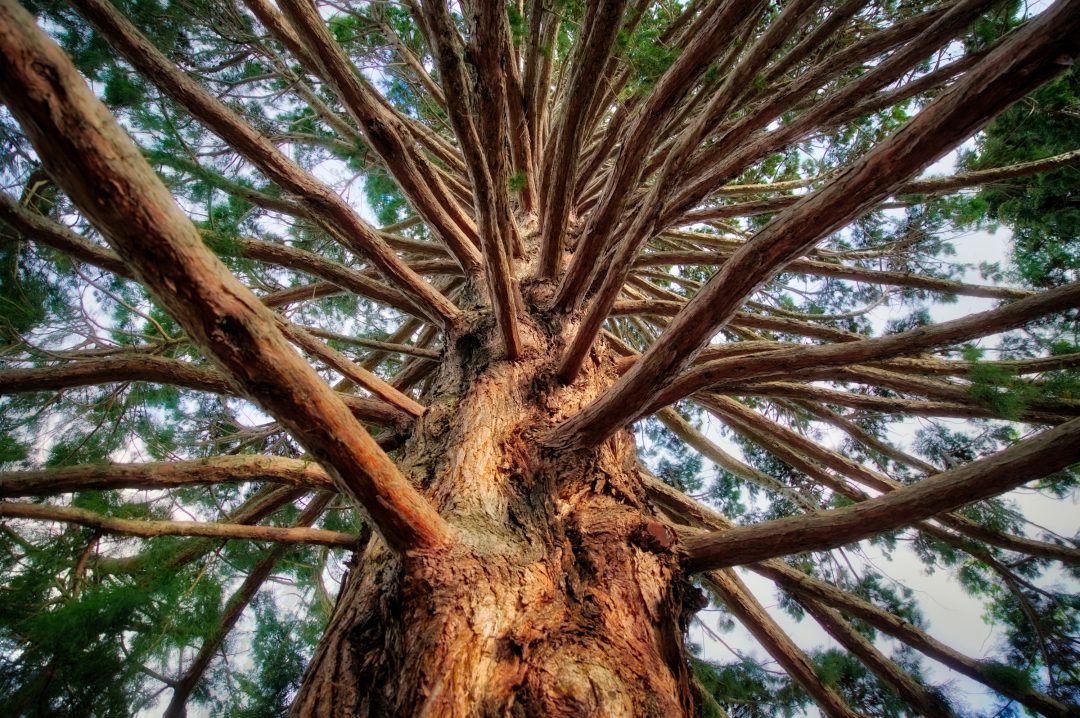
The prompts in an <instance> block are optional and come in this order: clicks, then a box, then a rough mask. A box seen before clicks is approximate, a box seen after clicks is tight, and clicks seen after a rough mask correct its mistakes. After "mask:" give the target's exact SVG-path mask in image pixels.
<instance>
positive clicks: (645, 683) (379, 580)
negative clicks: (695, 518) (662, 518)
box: [293, 335, 700, 717]
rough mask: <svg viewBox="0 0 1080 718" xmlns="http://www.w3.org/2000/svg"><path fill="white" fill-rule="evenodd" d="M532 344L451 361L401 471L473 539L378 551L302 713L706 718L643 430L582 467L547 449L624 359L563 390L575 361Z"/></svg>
mask: <svg viewBox="0 0 1080 718" xmlns="http://www.w3.org/2000/svg"><path fill="white" fill-rule="evenodd" d="M531 339H532V342H533V347H532V349H531V352H530V354H527V355H526V356H525V357H524V358H523V359H522V360H521V361H518V362H514V363H508V362H505V361H498V362H491V361H490V360H489V358H488V355H487V351H486V348H485V347H483V346H479V345H477V344H475V343H471V342H469V341H468V340H462V341H459V342H458V345H457V347H456V348H455V349H454V350H453V352H452V355H451V356H450V357H448V358H446V359H445V360H444V361H443V365H442V366H443V369H442V370H441V374H440V375H439V376H438V377H437V378H436V381H435V383H434V386H433V388H432V390H431V391H430V394H431V398H430V401H431V402H432V404H431V410H430V411H429V412H428V413H427V414H426V415H425V416H424V417H423V418H422V419H421V420H420V421H419V422H418V423H417V427H416V429H415V431H414V436H413V438H412V439H411V440H410V441H409V443H408V444H407V446H406V447H405V448H404V449H403V451H402V454H403V456H402V459H401V460H400V461H399V464H400V465H401V467H402V469H403V470H404V471H405V472H406V473H408V474H410V475H411V476H412V478H413V479H414V481H415V483H416V485H418V486H420V487H422V488H423V490H424V491H425V493H426V494H427V495H428V496H429V497H430V498H431V500H432V501H433V502H434V503H435V504H436V505H437V506H438V508H439V510H440V512H441V513H442V515H443V516H444V517H446V518H447V519H448V520H449V521H450V522H451V524H452V525H453V526H454V529H455V532H456V534H457V536H458V537H459V543H458V545H457V546H456V547H455V549H453V551H450V552H445V551H444V552H440V553H438V554H426V553H413V554H410V555H408V556H406V557H404V558H399V557H397V556H395V555H393V554H392V553H390V551H389V550H388V549H387V548H386V547H385V545H384V544H383V543H382V542H381V541H379V540H378V539H377V538H376V539H373V540H371V541H370V542H369V543H368V545H367V547H366V549H364V550H363V551H362V552H361V553H360V554H358V557H357V559H356V562H355V564H354V566H353V568H352V570H351V572H350V575H349V576H348V577H347V578H346V580H345V582H344V583H343V586H342V591H341V595H340V597H339V599H338V602H337V607H336V609H335V612H334V615H333V618H332V619H331V622H330V625H329V627H328V629H327V632H326V634H325V636H324V638H323V640H322V642H321V643H320V645H319V647H318V649H317V652H316V655H315V658H314V659H313V661H312V664H311V666H310V667H309V669H308V672H307V675H306V676H305V680H304V684H303V686H302V688H301V691H300V695H299V696H298V698H297V700H296V702H295V704H294V706H293V712H294V714H295V715H300V716H356V715H392V716H412V715H430V716H457V715H522V716H525V715H529V716H532V715H543V716H575V717H576V716H593V715H596V716H608V715H611V716H631V715H633V716H638V715H644V716H650V715H655V716H680V715H691V714H693V713H694V712H695V701H694V697H693V691H692V689H691V678H690V673H689V669H688V664H687V658H686V654H685V649H684V646H683V640H682V638H683V634H684V630H685V621H686V619H687V618H688V616H689V615H691V612H692V610H693V609H694V608H697V602H698V601H699V600H700V594H699V593H698V592H697V591H696V589H694V588H693V587H692V586H690V584H688V583H687V582H686V581H685V580H684V578H683V576H682V573H681V571H680V568H679V565H678V562H677V560H676V557H675V556H674V555H673V553H672V552H671V551H670V548H671V543H672V537H671V535H670V533H669V532H668V530H667V529H666V528H665V527H664V526H663V525H661V524H660V523H658V522H656V521H654V520H652V519H651V518H650V517H651V511H650V510H649V507H648V506H647V504H646V502H645V499H644V494H643V491H642V487H641V482H640V479H639V473H638V469H637V459H636V456H635V452H634V447H633V440H632V437H631V435H630V434H629V433H627V432H624V433H621V434H619V435H618V436H616V437H615V438H614V439H612V440H611V441H608V442H607V443H605V444H604V445H603V446H602V447H601V448H600V449H599V450H597V451H595V452H591V453H579V454H573V455H551V454H548V453H547V452H545V451H543V450H541V448H540V446H539V443H538V439H539V438H540V437H541V436H542V435H543V433H544V432H545V431H546V430H548V429H549V428H550V427H551V426H553V425H554V424H556V423H557V422H558V421H559V420H561V419H562V418H564V417H565V416H566V415H568V414H570V413H573V412H574V411H576V410H577V409H578V408H580V407H581V406H582V405H583V404H584V403H586V402H587V401H588V400H590V399H591V398H592V397H594V396H595V395H596V393H597V392H598V391H599V390H600V389H602V388H604V387H605V386H606V385H607V384H608V382H609V381H610V379H611V377H612V374H611V371H610V367H611V364H612V363H611V361H610V360H608V359H602V358H596V359H597V360H596V361H594V362H592V363H591V364H590V368H589V369H588V370H586V371H584V372H582V376H581V377H580V378H579V379H578V381H577V382H576V383H575V384H574V385H573V386H569V387H558V386H557V385H555V384H554V383H551V382H550V381H549V380H548V378H547V372H548V371H549V368H550V366H551V362H550V357H552V356H557V355H558V353H557V352H555V351H553V350H552V348H551V347H549V346H547V344H546V342H545V341H544V340H543V339H539V338H537V336H535V335H534V336H532V337H531ZM538 347H542V348H538ZM687 604H693V605H692V606H688V605H687Z"/></svg>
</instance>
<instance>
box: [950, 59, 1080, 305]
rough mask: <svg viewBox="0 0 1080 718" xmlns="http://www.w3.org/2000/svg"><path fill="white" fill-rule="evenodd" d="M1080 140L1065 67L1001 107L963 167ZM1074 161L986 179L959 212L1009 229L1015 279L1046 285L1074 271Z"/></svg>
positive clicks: (1077, 219)
mask: <svg viewBox="0 0 1080 718" xmlns="http://www.w3.org/2000/svg"><path fill="white" fill-rule="evenodd" d="M1077 147H1080V73H1078V72H1077V70H1076V68H1075V67H1073V68H1070V69H1069V70H1067V71H1066V72H1065V73H1063V74H1062V75H1061V76H1060V77H1058V78H1057V79H1056V80H1054V81H1052V82H1050V83H1048V84H1046V85H1044V86H1043V87H1041V88H1039V89H1038V90H1036V91H1035V92H1034V93H1032V94H1031V95H1030V96H1029V97H1028V98H1027V99H1025V100H1024V101H1023V102H1021V103H1018V104H1017V105H1015V106H1013V107H1012V108H1010V109H1009V110H1006V111H1005V112H1004V113H1002V114H1001V115H1000V116H999V117H998V118H997V119H995V120H994V121H993V122H992V123H991V124H990V125H989V126H988V127H987V128H986V129H985V130H984V131H983V134H982V136H981V138H980V140H979V142H978V146H977V149H976V151H975V152H972V153H969V154H967V155H965V156H964V158H963V166H964V167H965V168H967V169H971V170H978V169H990V168H994V167H1003V166H1007V165H1010V164H1016V163H1020V162H1029V161H1032V160H1037V159H1041V158H1043V157H1048V156H1052V155H1055V154H1060V153H1063V152H1070V151H1072V150H1075V149H1076V148H1077ZM1078 187H1080V165H1078V164H1077V163H1075V162H1074V163H1072V164H1069V165H1066V166H1064V167H1059V168H1058V169H1055V170H1052V171H1049V172H1042V173H1039V174H1036V175H1032V176H1030V177H1022V178H1018V179H1014V180H1007V181H1002V182H996V183H994V184H991V185H987V186H984V187H983V188H982V189H980V190H979V192H978V194H977V195H976V196H975V197H974V199H972V200H971V204H970V205H968V206H967V207H965V208H964V210H966V212H967V214H962V215H961V216H960V219H961V220H969V221H973V222H980V221H982V218H983V217H985V216H988V217H989V218H991V221H996V222H1001V223H1003V224H1005V225H1007V226H1008V227H1009V228H1010V229H1012V232H1013V243H1012V256H1011V259H1012V263H1013V271H1014V273H1015V276H1016V278H1017V279H1018V280H1019V281H1022V282H1024V283H1025V284H1028V285H1030V286H1036V287H1049V286H1057V285H1060V284H1064V283H1066V282H1073V281H1077V279H1078V278H1080V274H1078V272H1080V190H1078V189H1077V188H1078Z"/></svg>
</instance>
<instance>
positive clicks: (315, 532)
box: [0, 501, 357, 548]
mask: <svg viewBox="0 0 1080 718" xmlns="http://www.w3.org/2000/svg"><path fill="white" fill-rule="evenodd" d="M0 518H2V519H31V520H35V521H59V522H64V523H72V524H79V525H80V526H89V527H90V528H94V529H98V530H100V531H104V532H106V533H117V534H124V535H127V536H140V537H142V538H154V537H156V536H202V537H205V538H215V539H227V540H232V539H245V540H248V541H283V542H286V543H300V544H314V545H318V546H338V547H341V548H356V543H357V537H356V536H354V535H352V534H345V533H340V532H338V531H325V530H322V529H298V528H280V527H277V526H243V525H240V524H218V523H210V522H205V521H143V520H135V519H118V518H114V517H112V516H105V515H102V514H98V513H94V512H93V511H87V510H86V509H77V508H70V507H69V508H64V507H60V506H47V505H44V504H23V503H16V502H14V501H0Z"/></svg>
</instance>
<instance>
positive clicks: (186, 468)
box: [0, 454, 334, 498]
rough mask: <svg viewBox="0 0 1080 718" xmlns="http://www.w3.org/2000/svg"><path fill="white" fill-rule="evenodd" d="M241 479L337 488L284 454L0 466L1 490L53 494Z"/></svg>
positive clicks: (15, 494) (312, 467)
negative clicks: (25, 468)
mask: <svg viewBox="0 0 1080 718" xmlns="http://www.w3.org/2000/svg"><path fill="white" fill-rule="evenodd" d="M242 481H269V482H273V483H277V484H285V485H287V486H297V487H302V488H311V489H323V490H324V491H325V490H333V489H334V483H333V481H332V480H331V479H330V477H329V476H327V474H326V472H325V471H323V470H322V468H321V467H320V466H319V465H318V464H316V463H313V462H311V461H304V460H302V459H287V458H285V457H281V456H261V455H248V454H245V455H241V456H215V457H212V458H209V459H196V460H194V461H161V462H155V463H149V464H87V465H85V466H69V467H65V468H61V469H45V470H43V471H5V472H0V496H2V497H6V498H10V497H21V496H51V495H54V494H66V493H71V492H74V491H88V490H91V489H94V490H101V491H111V490H115V489H144V490H147V491H153V490H158V489H170V488H175V487H177V486H192V485H199V484H219V483H233V482H242Z"/></svg>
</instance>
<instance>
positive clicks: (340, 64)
mask: <svg viewBox="0 0 1080 718" xmlns="http://www.w3.org/2000/svg"><path fill="white" fill-rule="evenodd" d="M58 48H59V49H58ZM1078 51H1080V2H1077V1H1076V0H1057V2H1055V3H1054V4H1052V5H1050V6H1049V7H1048V8H1046V9H1044V10H1042V12H1040V13H1038V14H1036V13H1033V12H1029V9H1028V8H1027V6H1026V5H1025V4H1023V3H1019V2H1015V1H1011V0H1010V1H1009V2H996V3H995V2H986V1H984V0H945V1H943V2H934V1H930V0H925V1H924V0H848V1H847V2H842V3H841V2H836V3H830V2H822V1H821V0H787V1H786V2H779V1H773V0H690V1H689V2H680V0H634V2H628V1H627V0H597V1H595V2H587V3H582V2H576V1H575V0H535V1H534V0H530V1H529V2H511V3H493V2H490V0H470V2H466V3H450V4H448V3H445V2H443V1H442V0H402V1H401V2H384V1H382V0H380V1H378V2H339V1H338V0H327V1H325V2H324V1H322V0H318V1H317V2H309V0H279V2H278V3H277V4H276V5H273V4H271V3H270V2H268V0H235V1H234V0H117V1H116V2H110V0H69V2H67V3H62V2H54V1H53V0H24V1H23V3H22V4H21V5H20V4H18V3H17V2H15V1H14V0H2V1H0V61H2V62H3V63H4V66H5V67H6V68H10V72H9V71H8V70H7V69H5V71H4V73H2V74H3V78H0V99H2V100H3V102H4V105H5V106H6V109H4V110H0V153H2V154H0V157H2V162H0V184H2V185H3V190H4V191H3V193H0V307H2V309H0V317H2V319H0V410H2V413H0V469H2V471H0V576H2V577H3V579H2V582H0V713H3V714H4V715H73V716H74V715H101V716H112V715H130V714H133V713H136V712H139V711H146V710H152V709H155V707H157V709H160V707H161V706H163V705H165V704H166V703H168V702H169V701H172V703H171V704H170V710H174V711H182V710H183V707H184V705H185V704H186V703H187V704H191V705H193V706H194V705H198V706H201V707H202V708H204V709H205V710H206V711H208V712H209V713H210V714H212V715H223V716H267V715H278V714H284V713H285V712H287V711H288V709H289V706H290V704H291V703H292V701H293V699H294V697H295V696H296V694H297V691H298V690H299V686H300V683H301V676H302V674H303V671H304V668H305V666H306V665H307V663H308V660H309V659H310V657H311V655H312V653H313V651H314V649H315V646H316V645H317V643H318V641H319V638H320V636H321V635H322V632H323V629H324V628H325V626H326V623H327V621H328V619H329V617H330V616H331V614H332V612H333V610H334V602H335V598H334V596H335V594H336V590H337V585H338V584H339V583H340V582H341V581H342V579H343V577H344V576H345V575H346V574H347V572H348V571H350V569H355V565H354V562H355V560H356V559H355V556H354V554H353V551H354V549H356V548H357V547H359V546H363V545H365V544H366V543H367V542H368V541H369V540H372V539H371V537H372V536H373V535H375V536H376V537H377V539H376V540H382V541H384V542H385V543H386V544H387V546H389V548H390V549H391V550H393V551H395V552H398V553H401V554H407V553H408V552H409V551H415V550H424V551H428V550H440V549H442V548H443V547H446V546H449V545H452V544H453V543H454V542H455V541H456V540H457V538H456V537H457V533H456V532H457V531H458V529H457V528H456V527H454V526H453V525H452V523H451V522H449V521H448V520H446V519H445V517H443V516H441V515H440V513H439V511H438V510H436V509H437V507H436V504H435V503H434V500H433V499H432V497H431V496H428V495H425V493H424V490H425V487H424V486H422V485H421V483H422V482H419V481H418V480H416V472H415V471H413V469H415V467H403V466H402V461H401V457H402V456H403V453H402V452H403V451H404V447H406V446H408V443H409V441H410V437H411V436H412V432H413V429H414V426H415V425H416V421H417V420H418V418H419V417H423V416H424V415H425V412H427V411H428V409H429V407H430V406H431V405H432V404H433V403H434V402H437V401H439V400H440V397H442V396H443V394H444V393H445V392H446V387H445V386H443V385H442V384H440V382H439V381H437V377H438V375H439V371H440V366H441V365H442V363H444V362H446V361H449V359H448V357H449V356H450V354H451V352H452V351H453V350H454V349H455V347H460V345H461V344H462V343H465V342H467V341H469V338H470V337H476V336H479V334H480V330H481V329H487V330H490V331H491V332H492V334H493V336H494V337H496V339H497V341H496V342H495V346H496V347H497V350H496V354H495V355H494V357H493V358H492V359H491V362H492V363H494V362H500V361H501V362H514V361H519V360H522V359H523V358H528V357H530V356H531V355H530V352H535V346H537V343H536V340H535V338H534V337H535V336H539V335H541V334H546V335H550V336H557V337H560V339H559V340H558V342H557V343H556V344H557V346H558V347H559V351H558V352H557V353H556V355H553V356H550V357H548V359H549V360H550V361H547V363H546V364H545V365H544V369H543V371H542V372H540V373H539V374H538V375H537V376H536V378H535V383H536V385H537V386H540V387H542V389H543V390H544V391H547V390H548V389H549V388H550V387H560V386H574V385H575V382H579V383H580V382H581V381H582V377H583V376H584V375H585V374H587V373H589V372H591V371H593V368H592V367H593V365H594V364H595V365H603V367H605V369H606V370H607V371H609V372H610V373H611V376H612V377H613V379H612V381H611V382H610V383H609V385H606V386H603V387H602V390H601V391H599V392H598V393H597V394H596V395H595V396H592V395H590V396H589V397H588V400H587V401H585V402H584V404H583V408H582V409H581V410H580V411H574V412H573V413H572V414H570V415H568V416H567V417H565V419H564V420H560V421H559V422H558V423H557V425H555V426H553V427H551V428H550V429H545V432H544V434H543V436H542V438H541V440H540V441H539V443H538V444H537V447H536V448H535V449H532V448H530V449H523V450H522V451H524V452H526V453H528V452H533V451H535V452H537V455H543V456H545V457H548V456H567V457H574V456H580V455H583V454H584V453H587V452H589V451H596V450H598V449H597V447H602V446H604V445H605V442H608V441H610V440H611V439H612V437H614V436H616V435H617V434H618V433H619V432H620V431H622V430H623V429H626V428H628V427H629V428H630V429H631V432H632V433H633V435H634V437H635V440H636V442H637V451H638V455H639V460H640V462H641V464H642V467H644V469H646V470H647V472H648V474H649V475H650V478H648V479H647V480H646V481H645V482H644V483H643V486H642V487H641V490H642V491H643V492H644V494H645V495H647V497H648V502H649V506H650V507H651V509H652V511H653V512H654V515H655V517H656V518H657V519H658V520H659V521H660V523H659V524H657V523H649V524H647V526H648V527H650V528H649V530H650V531H653V530H655V531H656V532H657V535H656V536H655V537H653V538H654V539H655V540H656V541H658V542H659V543H660V545H662V546H663V547H664V548H667V547H668V546H669V545H674V549H673V550H677V551H678V555H679V560H680V561H681V565H682V566H683V567H684V568H685V571H686V572H687V573H689V574H693V575H694V576H695V577H696V578H695V580H696V581H698V582H699V583H700V585H701V587H702V588H703V589H704V591H705V596H706V598H707V600H706V601H704V602H703V604H702V605H700V606H698V607H697V608H699V609H702V612H701V613H700V614H698V617H697V618H696V619H694V620H695V621H697V622H698V623H696V624H695V625H701V626H704V627H705V629H707V631H708V632H710V633H712V632H724V631H727V632H729V633H731V636H732V637H731V638H730V641H731V642H733V643H737V641H736V639H735V636H741V637H742V638H740V639H739V640H741V641H743V644H745V645H750V643H749V642H748V641H752V642H753V645H754V646H755V648H753V649H750V650H744V649H741V648H738V647H737V646H736V647H734V648H733V650H732V651H731V652H730V653H725V652H723V651H721V650H720V649H719V648H718V646H720V645H721V644H722V643H723V641H724V636H719V637H717V638H716V640H715V641H710V643H711V645H710V647H709V649H708V650H705V651H699V653H698V655H696V656H695V657H693V658H692V659H691V664H692V668H693V672H694V675H695V681H696V683H697V689H698V692H699V693H700V705H699V710H700V711H701V713H702V714H703V715H715V716H720V715H729V716H732V717H735V716H740V717H741V716H747V717H749V716H776V715H785V716H790V715H798V714H802V713H805V712H806V711H808V710H812V709H813V707H815V706H816V707H817V708H818V709H820V710H821V712H822V713H823V714H826V715H830V716H833V715H869V716H903V715H933V716H946V715H1021V714H1043V715H1055V716H1068V715H1076V714H1077V711H1080V669H1078V666H1080V594H1078V592H1077V581H1078V580H1080V533H1075V534H1073V535H1060V534H1059V533H1055V532H1054V531H1053V530H1051V529H1050V528H1047V527H1045V526H1043V525H1041V524H1042V523H1043V521H1042V519H1041V518H1040V516H1038V515H1030V512H1028V513H1025V506H1031V505H1033V502H1029V501H1025V500H1023V499H1024V497H1022V496H1020V495H1019V494H1016V493H1013V492H1014V490H1016V489H1018V488H1022V487H1026V489H1025V495H1026V496H1030V495H1032V494H1037V495H1039V496H1040V497H1042V498H1044V499H1045V498H1051V499H1055V500H1058V501H1060V502H1062V505H1070V504H1069V502H1073V503H1075V500H1076V497H1077V495H1078V494H1077V492H1078V491H1080V473H1078V472H1080V464H1077V461H1078V460H1080V418H1078V417H1080V394H1078V392H1080V374H1078V367H1080V338H1078V326H1077V321H1078V315H1077V311H1078V310H1080V282H1078V281H1077V280H1078V279H1080V277H1078V276H1077V272H1078V269H1080V199H1078V191H1080V190H1078V187H1080V87H1078V84H1077V83H1078V80H1077V77H1078V74H1077V72H1076V70H1075V67H1073V66H1072V59H1073V58H1074V57H1075V55H1076V54H1077V52H1078ZM994 118H996V119H994ZM971 138H974V139H973V141H972V142H970V143H968V144H967V145H963V143H965V142H966V141H968V140H969V139H971ZM961 145H963V149H961V150H960V152H959V154H958V155H956V159H957V161H956V162H955V163H954V164H955V167H954V168H953V167H950V169H948V170H946V171H945V174H941V173H935V172H931V173H930V174H927V173H926V170H927V168H928V167H931V165H933V164H934V163H935V162H936V161H937V160H939V159H940V158H942V157H946V156H949V153H951V152H953V150H955V149H957V148H958V147H961ZM998 225H1003V226H1005V227H1006V228H1008V231H1009V232H1010V233H1011V234H1010V235H1009V236H1011V239H1009V240H1004V241H1006V242H1007V243H1008V247H1009V251H1008V257H1007V258H1005V259H1004V260H1002V261H999V262H996V263H994V262H986V263H984V264H983V266H982V267H981V272H982V277H981V279H975V271H974V270H975V269H976V268H975V267H972V266H970V265H968V264H964V263H962V262H958V261H956V260H955V253H956V250H955V245H956V243H957V242H959V241H966V239H969V238H965V235H969V234H970V233H971V232H975V231H981V230H983V229H987V228H992V227H996V226H998ZM986 241H989V240H986ZM946 305H953V306H951V307H947V306H946ZM944 310H950V311H952V314H951V315H950V316H957V315H960V316H959V318H955V319H950V320H947V321H945V320H940V319H938V318H939V317H941V316H944V315H943V314H942V312H943V311H944ZM563 339H565V341H564V340H563ZM478 371H479V370H478ZM462 391H464V389H462ZM552 391H553V389H552ZM440 392H442V393H443V394H440ZM361 425H362V427H363V428H361ZM509 450H510V449H508V451H509ZM410 471H413V473H410ZM1041 505H1046V502H1045V501H1044V502H1043V503H1042V504H1041ZM661 524H662V526H661ZM655 527H661V528H662V529H663V530H662V531H661V530H660V528H655ZM665 532H668V533H665ZM669 534H670V535H669ZM881 555H885V556H896V557H904V559H905V560H917V561H918V562H921V564H922V566H923V567H924V569H925V571H927V572H932V573H934V574H935V575H936V576H939V577H940V579H941V581H942V585H943V586H946V585H957V584H958V585H959V586H960V587H961V588H962V590H963V591H964V592H966V593H967V594H968V595H969V596H971V597H973V598H974V599H975V600H977V601H978V602H980V603H981V605H982V607H983V612H984V615H983V618H984V620H985V622H986V623H987V624H988V625H989V626H991V627H992V628H993V635H994V639H993V641H992V642H991V644H988V645H987V646H986V647H985V654H984V655H972V656H969V655H966V654H965V653H963V652H962V651H960V650H957V648H955V647H952V646H949V645H946V644H945V643H943V642H941V641H939V640H938V639H936V638H934V634H933V629H934V628H935V626H933V625H928V623H927V620H926V618H925V615H924V611H923V610H922V609H921V608H920V600H919V598H918V596H917V595H915V594H914V593H913V592H912V591H911V590H910V589H908V588H907V587H905V586H904V585H903V584H902V583H899V582H897V581H894V580H892V579H891V578H890V571H889V568H888V565H887V564H886V565H885V566H883V565H881V562H879V561H877V560H875V557H879V556H881ZM736 567H738V570H735V568H736ZM750 573H752V574H754V575H755V576H756V577H757V578H756V579H754V580H755V581H756V582H760V581H767V582H768V584H769V586H770V590H773V591H774V592H775V594H774V595H775V597H776V599H777V601H776V605H775V606H774V607H770V608H765V607H764V606H763V605H762V603H761V601H762V600H766V601H768V600H771V599H773V598H774V595H764V594H762V593H761V590H760V588H755V589H754V590H751V588H749V587H748V585H747V583H746V582H745V581H744V579H746V577H747V576H748V575H749V574H750ZM950 579H951V580H952V581H953V584H948V583H947V582H948V581H949V580H950ZM756 582H755V583H754V584H753V586H755V587H757V586H760V585H761V584H760V583H756ZM943 590H946V589H944V588H943ZM949 590H953V589H949ZM755 592H756V593H757V595H756V597H755ZM781 614H783V615H781ZM795 621H798V622H801V623H803V624H807V625H809V624H814V625H818V626H820V629H821V631H823V632H824V634H826V635H827V636H828V642H827V643H824V644H819V645H802V646H800V645H798V644H797V642H796V641H794V640H793V639H792V638H791V637H789V636H788V635H786V634H785V632H784V630H783V628H782V625H783V624H790V623H791V622H795ZM943 669H947V670H943ZM943 676H944V678H943ZM959 677H963V679H964V680H966V681H974V682H977V683H978V684H981V685H982V686H983V687H985V689H986V690H987V692H988V695H987V697H985V698H982V699H980V700H979V701H977V702H974V703H971V702H968V701H966V700H965V699H964V697H963V696H962V695H961V692H960V691H958V690H956V686H955V685H954V683H952V682H951V681H956V680H959ZM965 685H966V684H965ZM179 714H180V713H174V715H179Z"/></svg>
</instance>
